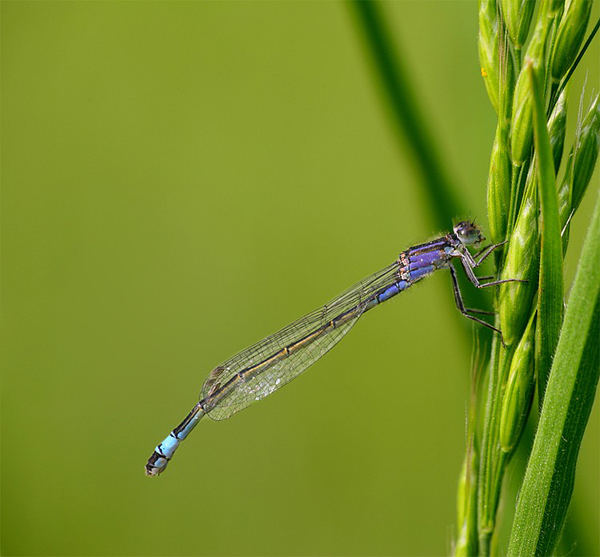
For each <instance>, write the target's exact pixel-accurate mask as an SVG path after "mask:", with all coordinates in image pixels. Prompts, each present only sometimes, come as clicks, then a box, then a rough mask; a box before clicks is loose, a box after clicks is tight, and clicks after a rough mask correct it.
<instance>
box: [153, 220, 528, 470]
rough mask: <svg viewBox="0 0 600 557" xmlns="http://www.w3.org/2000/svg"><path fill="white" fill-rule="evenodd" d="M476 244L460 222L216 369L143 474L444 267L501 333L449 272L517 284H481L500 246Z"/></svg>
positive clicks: (477, 238) (476, 232)
mask: <svg viewBox="0 0 600 557" xmlns="http://www.w3.org/2000/svg"><path fill="white" fill-rule="evenodd" d="M483 240H484V237H483V235H482V233H481V231H480V229H479V228H478V227H477V226H476V225H475V224H474V223H473V222H469V221H463V222H459V223H458V224H457V225H456V226H455V227H454V229H453V231H452V232H450V233H449V234H446V235H445V236H442V237H440V238H437V239H435V240H432V241H430V242H427V243H425V244H420V245H417V246H413V247H411V248H408V249H407V250H406V251H403V252H402V253H401V254H400V255H399V256H398V259H397V260H396V261H394V263H392V264H391V265H388V266H387V267H385V268H383V269H382V270H381V271H379V272H377V273H375V274H373V275H371V276H369V277H367V278H365V279H364V280H362V281H360V282H359V283H357V284H355V285H354V286H352V287H351V288H349V289H348V290H346V291H345V292H344V293H342V294H340V295H339V296H338V297H337V298H335V299H333V300H332V301H331V302H329V303H328V304H326V305H324V306H322V307H320V308H318V309H317V310H315V311H313V312H311V313H309V314H307V315H305V316H304V317H302V318H300V319H298V320H297V321H294V322H293V323H291V324H290V325H288V326H287V327H285V328H283V329H281V330H280V331H278V332H276V333H275V334H273V335H271V336H268V337H267V338H265V339H263V340H261V341H260V342H258V343H256V344H254V345H253V346H250V347H249V348H246V349H245V350H242V352H240V353H239V354H236V355H235V356H233V357H232V358H231V359H229V360H227V361H226V362H225V363H224V364H222V365H220V366H218V367H216V368H215V369H214V370H213V371H212V372H211V373H210V374H209V376H208V378H207V379H206V381H205V382H204V385H203V387H202V393H201V395H200V400H199V401H198V402H197V403H196V405H195V406H194V407H193V408H192V410H191V411H190V413H189V414H188V415H187V416H186V417H185V419H184V420H183V421H182V422H181V423H180V424H179V425H178V426H177V427H176V428H175V429H174V430H173V431H171V433H169V435H168V436H167V437H166V438H165V439H164V440H163V441H162V442H161V443H160V444H159V445H158V446H157V447H156V448H155V449H154V452H153V453H152V456H151V457H150V458H149V459H148V462H147V463H146V474H147V475H148V476H158V475H159V474H160V473H161V472H162V471H163V470H164V469H165V468H166V466H167V464H168V463H169V461H170V460H171V458H172V457H173V454H174V452H175V450H176V449H177V447H178V446H179V445H180V443H181V441H183V440H184V439H185V438H186V437H187V436H188V435H189V433H190V432H191V431H192V429H194V427H195V426H196V424H197V423H198V422H199V421H200V419H201V418H202V417H203V416H204V415H208V416H209V417H211V418H213V419H215V420H224V419H226V418H229V417H230V416H232V415H233V414H235V413H236V412H239V411H240V410H242V409H243V408H246V407H247V406H249V405H250V404H252V403H253V402H255V401H257V400H260V399H263V398H265V397H266V396H268V395H270V394H271V393H273V392H274V391H276V390H277V389H279V388H280V387H283V386H284V385H285V384H286V383H289V382H290V381H291V380H292V379H294V378H295V377H297V376H298V375H300V373H302V372H303V371H304V370H305V369H306V368H307V367H309V366H310V365H312V364H313V363H314V362H316V361H317V360H318V359H319V358H320V357H321V356H323V355H324V354H325V353H326V352H328V351H329V350H330V349H331V348H333V346H334V345H335V344H337V343H338V342H339V341H340V339H341V338H342V337H343V336H344V335H345V334H346V333H347V332H348V331H349V330H350V329H351V328H352V326H353V325H354V324H355V323H356V321H357V320H358V318H359V317H360V316H361V315H363V314H364V313H365V312H367V311H369V310H370V309H372V308H374V307H375V306H377V305H379V304H381V303H382V302H385V301H387V300H389V299H390V298H393V297H394V296H396V294H399V293H400V292H402V291H404V290H406V289H407V288H409V287H410V286H412V285H413V284H415V283H416V282H419V281H420V280H422V279H423V278H425V277H426V276H428V275H431V274H432V273H433V272H434V271H437V270H438V269H449V271H450V276H451V277H452V285H453V289H454V299H455V301H456V305H457V307H458V309H459V310H460V312H461V313H462V314H463V315H464V316H465V317H467V318H469V319H472V320H473V321H476V322H477V323H480V324H481V325H483V326H485V327H488V328H490V329H492V330H494V331H495V332H497V333H499V334H501V333H500V331H499V330H498V329H496V328H495V327H494V326H493V325H491V324H490V323H488V322H486V321H484V320H483V319H480V318H479V317H476V316H475V315H473V314H488V315H489V314H491V312H487V311H481V310H476V309H469V308H467V307H465V304H464V303H463V299H462V296H461V292H460V289H459V286H458V280H457V275H456V270H455V268H454V266H453V263H454V262H455V261H459V262H460V263H461V265H462V267H463V269H464V271H465V273H466V275H467V277H468V278H469V280H470V281H471V282H472V283H473V284H474V285H475V286H476V287H477V288H484V287H487V286H494V285H497V284H501V283H503V282H511V281H514V280H517V279H504V280H494V281H491V282H484V283H482V282H480V279H479V278H477V277H476V276H475V272H474V269H475V268H476V267H478V266H479V265H480V264H481V263H482V261H484V260H485V258H486V257H488V256H489V255H490V254H491V253H492V251H494V250H495V249H496V248H497V247H499V246H501V245H502V244H503V243H504V242H502V243H499V244H493V245H490V246H487V247H486V248H484V249H483V250H482V251H481V252H479V253H478V254H476V255H475V256H474V255H472V254H471V252H470V251H469V246H476V245H477V244H480V243H481V242H483ZM488 278H489V277H488Z"/></svg>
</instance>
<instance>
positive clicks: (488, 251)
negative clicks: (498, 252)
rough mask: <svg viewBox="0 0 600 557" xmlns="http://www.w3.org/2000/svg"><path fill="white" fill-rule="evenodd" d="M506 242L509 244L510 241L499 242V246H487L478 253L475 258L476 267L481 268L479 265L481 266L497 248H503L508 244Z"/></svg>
mask: <svg viewBox="0 0 600 557" xmlns="http://www.w3.org/2000/svg"><path fill="white" fill-rule="evenodd" d="M506 242H508V240H504V241H503V242H498V243H497V244H492V245H491V246H487V247H485V248H483V249H482V250H481V251H479V252H478V253H476V254H475V257H474V259H475V267H479V265H481V264H482V263H483V262H484V261H485V260H486V259H487V258H488V256H489V255H490V254H491V253H492V252H493V251H494V250H495V249H496V248H499V247H500V246H503V245H504V244H506Z"/></svg>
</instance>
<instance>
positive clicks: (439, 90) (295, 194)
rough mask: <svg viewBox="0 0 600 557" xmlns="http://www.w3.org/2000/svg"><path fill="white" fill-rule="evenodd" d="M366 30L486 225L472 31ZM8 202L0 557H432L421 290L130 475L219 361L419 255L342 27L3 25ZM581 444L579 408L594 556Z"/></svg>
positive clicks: (437, 399) (440, 512) (76, 7)
mask: <svg viewBox="0 0 600 557" xmlns="http://www.w3.org/2000/svg"><path fill="white" fill-rule="evenodd" d="M385 8H386V14H387V15H388V16H390V18H391V25H392V27H393V30H394V35H395V37H394V40H395V41H396V44H397V47H398V48H399V49H400V50H401V52H402V57H403V59H404V61H405V63H406V65H407V66H408V68H409V70H410V71H411V73H412V76H413V78H414V81H415V87H416V88H417V89H418V91H419V100H420V102H421V103H422V105H423V106H424V108H425V111H426V114H427V116H428V119H429V121H430V123H431V124H432V126H433V132H434V134H435V137H436V139H437V140H438V142H439V144H440V146H441V149H442V151H443V156H444V160H445V162H446V163H447V165H448V167H449V172H450V173H451V174H452V175H453V176H454V177H455V180H456V183H457V184H459V186H457V187H458V189H459V190H460V191H461V195H462V196H463V200H464V202H465V204H466V206H467V207H468V208H469V210H470V211H471V213H470V214H469V215H457V217H474V216H476V217H478V219H479V221H480V222H485V220H486V215H485V182H486V175H487V167H488V157H489V151H490V147H491V142H492V138H493V134H494V126H495V118H494V114H493V111H492V109H491V107H490V105H489V103H488V100H487V97H486V94H485V91H484V87H483V84H482V82H481V76H480V74H479V65H478V61H477V5H476V3H475V2H402V3H394V4H387V5H385ZM594 13H595V14H596V17H597V13H598V6H595V8H594ZM599 52H600V50H599V49H598V41H596V43H595V45H594V47H593V49H592V51H591V52H590V54H589V55H588V56H587V57H586V59H585V61H584V64H583V66H582V68H583V70H582V71H579V72H578V77H577V83H579V84H581V83H582V81H583V78H584V77H585V73H586V71H587V72H589V76H588V84H591V85H592V87H593V88H596V90H597V86H598V83H599V76H600V72H599V68H598V65H599V64H598V60H599V58H600V55H599ZM577 90H578V89H577V87H574V88H573V91H577ZM572 104H573V105H574V110H575V112H576V109H577V107H576V104H577V101H576V99H574V100H573V101H572ZM571 124H573V119H572V122H571ZM596 176H597V175H596ZM597 184H598V181H597V179H596V180H595V186H594V185H592V187H591V188H590V190H592V191H591V192H590V194H588V196H587V198H586V200H585V201H584V206H583V207H582V209H581V210H580V212H579V213H578V216H577V218H576V221H575V223H574V229H573V236H572V237H573V241H572V243H571V246H570V257H569V259H568V269H567V278H568V279H570V277H572V275H573V270H574V265H575V262H576V257H577V254H578V252H579V249H580V245H581V239H582V236H583V233H584V231H585V225H586V222H587V221H588V218H589V215H590V212H591V204H592V201H593V198H594V197H595V193H592V192H594V191H596V190H597ZM2 185H3V200H2V252H3V265H2V272H3V277H2V278H3V315H4V319H3V328H4V334H3V338H4V354H5V357H4V365H3V374H2V486H1V488H2V553H3V554H5V555H167V554H173V555H191V554H198V555H315V554H316V555H325V554H327V555H391V554H405V555H417V554H419V555H429V554H444V553H447V552H448V551H449V550H450V547H451V540H452V538H453V532H454V524H455V486H456V479H457V476H458V472H459V469H460V466H461V461H462V455H463V450H464V436H465V408H466V400H467V396H468V392H469V384H468V375H469V371H470V354H471V349H470V342H469V338H470V336H469V327H470V325H467V324H464V323H462V321H461V320H460V319H461V318H460V316H459V314H458V312H457V311H456V309H455V308H454V306H453V304H454V303H453V299H452V294H451V289H450V279H449V277H448V276H445V274H443V273H441V274H440V276H434V277H432V278H431V279H429V280H428V281H427V284H424V285H421V286H419V287H417V288H415V289H414V290H411V291H410V293H408V294H406V295H403V296H401V297H399V298H398V299H396V300H394V301H393V302H390V303H389V304H385V305H384V306H383V307H381V308H379V309H377V310H376V311H374V312H373V313H370V314H369V315H368V316H366V317H365V318H364V319H363V320H361V322H360V323H359V324H358V326H357V327H356V328H355V329H354V330H353V331H352V332H351V333H350V334H349V335H348V337H347V338H346V339H345V340H344V342H342V343H341V344H340V345H339V346H338V347H337V348H336V349H335V350H333V351H332V352H331V353H330V354H328V355H327V356H326V357H324V358H323V359H322V360H321V361H319V362H318V363H317V364H316V365H314V366H313V367H312V368H311V369H310V370H309V371H308V373H306V374H305V375H303V376H302V377H300V378H299V379H297V380H296V381H295V382H294V383H293V384H292V385H291V386H289V387H288V388H286V389H283V390H282V391H280V392H278V393H277V394H275V395H273V396H272V397H269V398H268V399H266V400H264V401H263V402H261V403H260V404H257V405H254V406H252V407H251V408H250V409H248V410H247V411H245V412H243V413H240V414H238V415H236V416H235V417H234V418H232V419H231V420H228V421H225V422H219V423H216V422H211V421H210V420H206V421H203V423H202V424H201V425H200V426H199V427H198V429H197V430H196V431H195V432H194V434H193V435H192V436H191V437H190V439H189V440H188V441H187V442H186V443H185V446H184V447H183V448H182V449H181V450H180V452H179V453H178V455H177V457H176V458H175V459H174V461H173V462H172V463H171V465H170V466H169V469H168V471H167V472H166V473H165V474H164V475H163V476H161V477H160V478H159V479H158V480H152V479H148V478H146V477H145V476H144V473H143V467H144V464H145V461H146V459H147V457H148V456H149V455H150V453H151V452H152V449H153V448H154V446H155V444H156V443H157V442H158V441H160V440H161V439H162V438H163V437H164V436H165V435H166V434H167V433H168V432H169V430H170V429H171V428H172V427H173V426H175V425H176V424H177V423H178V422H179V420H180V419H181V418H183V416H184V415H185V413H186V412H187V411H188V410H189V408H190V407H191V406H192V405H193V404H194V402H195V401H196V398H197V395H198V392H199V391H200V387H201V385H202V382H203V380H204V378H205V376H206V374H207V373H208V372H209V371H210V370H211V369H212V368H213V367H214V366H215V365H216V364H218V363H220V362H221V361H223V360H225V359H227V358H228V357H229V356H230V355H232V354H233V353H235V352H236V351H238V350H240V349H242V348H243V347H245V346H247V345H248V344H251V343H253V342H255V341H256V340H259V339H260V338H262V337H264V336H266V335H268V334H270V333H272V332H274V331H275V330H276V329H278V328H279V327H280V326H283V325H285V324H287V323H288V322H289V321H291V320H293V319H295V318H297V317H298V316H300V315H301V314H303V313H305V312H307V311H309V310H312V309H314V308H315V307H317V306H318V305H320V304H322V303H324V302H325V301H327V300H328V299H329V298H331V297H333V296H335V295H336V294H338V293H339V292H340V291H341V290H343V289H344V288H345V287H347V286H349V285H350V284H352V283H353V282H355V281H356V280H358V279H361V278H362V277H363V276H365V275H367V274H369V273H371V272H373V271H375V270H377V269H379V268H380V267H382V266H384V265H386V264H388V263H389V262H391V261H392V260H393V259H394V258H395V257H396V255H397V253H398V252H399V251H400V250H402V249H404V248H406V247H407V246H409V245H410V244H412V243H416V242H421V241H424V240H426V239H428V238H430V237H431V236H432V235H435V234H437V233H438V232H440V231H439V230H437V229H436V227H435V226H434V225H433V224H432V222H433V221H432V219H431V217H430V214H431V213H430V211H429V210H428V208H427V205H426V198H425V196H424V195H423V194H422V193H421V191H420V188H421V185H420V184H419V182H418V180H417V178H416V175H415V174H414V171H413V166H412V162H411V161H410V160H409V159H408V158H407V155H406V152H405V150H403V149H402V148H398V142H397V136H396V132H395V129H394V127H393V123H391V122H390V117H389V111H388V110H387V107H386V106H385V100H384V97H383V96H382V95H381V90H380V87H379V84H378V82H377V80H376V79H375V73H374V71H373V67H372V65H371V63H370V60H369V58H368V56H367V53H366V52H365V49H364V42H363V40H362V37H360V35H359V32H358V28H357V25H356V19H355V17H353V15H352V13H351V11H350V10H349V8H348V5H346V4H343V3H338V2H306V3H302V2H289V3H287V2H265V3H250V2H225V3H217V2H207V3H160V2H143V3H142V2H139V3H138V2H89V3H88V2H73V3H69V2H60V3H53V2H44V3H41V2H7V1H4V2H3V3H2ZM461 327H465V328H466V331H465V330H461ZM465 332H466V333H467V334H465ZM599 436H600V427H599V416H598V405H596V408H595V411H594V414H593V415H592V418H591V424H590V428H589V431H588V434H587V436H586V438H585V439H584V443H583V448H582V454H581V461H580V466H579V469H578V481H577V485H576V499H577V512H578V515H579V516H580V518H581V523H580V528H582V529H583V530H585V531H587V532H588V534H589V533H590V532H592V534H591V535H592V538H593V537H594V532H595V533H596V534H597V530H595V529H596V528H597V524H598V521H599V516H598V493H599V489H600V488H599V480H598V469H599V464H600V456H599V455H600V448H599V443H598V437H599ZM575 553H577V552H576V551H575Z"/></svg>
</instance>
